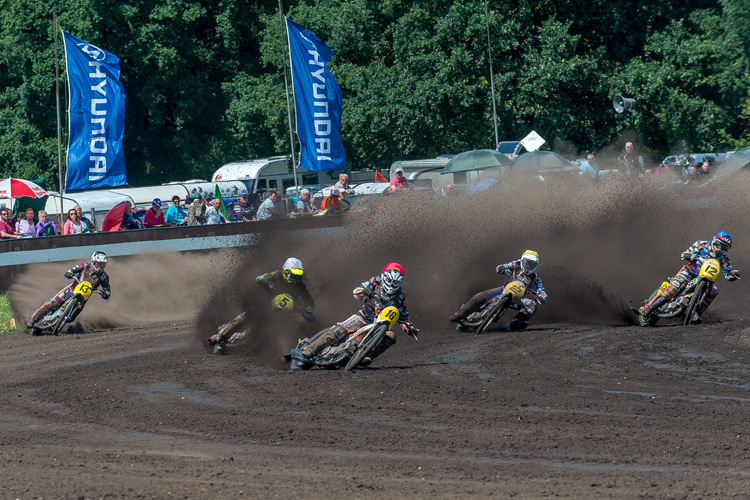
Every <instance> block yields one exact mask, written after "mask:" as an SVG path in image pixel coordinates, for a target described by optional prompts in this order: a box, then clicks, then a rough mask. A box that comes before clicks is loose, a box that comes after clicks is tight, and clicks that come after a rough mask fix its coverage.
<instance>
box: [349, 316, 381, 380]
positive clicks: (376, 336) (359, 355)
mask: <svg viewBox="0 0 750 500" xmlns="http://www.w3.org/2000/svg"><path fill="white" fill-rule="evenodd" d="M387 331H388V325H379V326H376V327H375V331H374V332H372V335H370V338H369V339H367V340H366V341H365V342H364V343H363V344H362V345H361V346H360V347H359V349H357V352H355V353H354V355H353V356H352V357H351V359H349V362H348V363H347V364H346V366H345V367H344V370H345V371H348V372H350V371H352V370H354V369H355V368H356V367H357V365H359V363H360V362H361V361H362V360H363V359H364V358H365V357H366V356H367V355H368V354H370V352H372V350H373V349H375V347H376V346H377V345H378V344H380V341H381V340H383V337H385V334H386V332H387Z"/></svg>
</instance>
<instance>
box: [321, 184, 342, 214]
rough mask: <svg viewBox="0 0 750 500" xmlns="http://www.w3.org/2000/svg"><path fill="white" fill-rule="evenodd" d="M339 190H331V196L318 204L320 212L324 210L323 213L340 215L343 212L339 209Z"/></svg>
mask: <svg viewBox="0 0 750 500" xmlns="http://www.w3.org/2000/svg"><path fill="white" fill-rule="evenodd" d="M339 194H340V192H339V190H338V189H336V188H333V189H331V194H329V195H328V196H326V197H325V198H323V201H321V202H320V210H321V211H323V210H326V212H325V213H327V214H330V213H335V214H340V213H343V210H342V209H341V202H340V201H339Z"/></svg>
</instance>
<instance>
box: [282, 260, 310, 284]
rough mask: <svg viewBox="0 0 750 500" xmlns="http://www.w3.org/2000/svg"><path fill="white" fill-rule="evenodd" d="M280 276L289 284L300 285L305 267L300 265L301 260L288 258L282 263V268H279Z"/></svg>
mask: <svg viewBox="0 0 750 500" xmlns="http://www.w3.org/2000/svg"><path fill="white" fill-rule="evenodd" d="M281 275H282V276H283V277H284V279H285V280H287V281H288V282H289V283H301V282H302V279H303V278H304V277H305V266H303V265H302V261H301V260H299V259H297V258H295V257H289V258H288V259H286V261H284V266H283V267H282V268H281Z"/></svg>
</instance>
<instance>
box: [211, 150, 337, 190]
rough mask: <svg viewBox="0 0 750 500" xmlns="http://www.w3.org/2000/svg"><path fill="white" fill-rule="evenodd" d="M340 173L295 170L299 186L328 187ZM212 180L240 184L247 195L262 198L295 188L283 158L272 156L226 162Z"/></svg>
mask: <svg viewBox="0 0 750 500" xmlns="http://www.w3.org/2000/svg"><path fill="white" fill-rule="evenodd" d="M341 172H342V171H338V170H333V171H329V172H313V171H311V170H307V169H306V168H298V169H297V180H298V181H299V184H300V185H305V184H323V185H327V184H331V183H334V182H336V181H337V180H338V177H339V173H341ZM211 180H212V181H215V182H216V181H229V180H232V181H242V182H243V183H244V184H245V185H246V186H247V188H248V192H249V193H254V194H257V195H259V197H261V198H262V197H263V195H264V194H265V193H267V192H268V191H271V190H274V191H276V192H277V193H280V194H281V195H282V196H283V194H284V193H285V192H286V189H287V188H289V187H293V186H295V182H294V172H293V171H292V169H291V167H290V166H289V165H288V163H287V159H286V156H272V157H270V158H260V159H257V160H247V161H237V162H234V163H227V164H226V165H224V166H222V167H221V168H219V169H218V170H217V171H216V172H214V175H213V176H212V177H211Z"/></svg>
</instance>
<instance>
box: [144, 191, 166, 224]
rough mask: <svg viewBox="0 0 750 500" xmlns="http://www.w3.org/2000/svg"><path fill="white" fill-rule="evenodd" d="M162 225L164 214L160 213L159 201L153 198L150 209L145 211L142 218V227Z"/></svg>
mask: <svg viewBox="0 0 750 500" xmlns="http://www.w3.org/2000/svg"><path fill="white" fill-rule="evenodd" d="M161 224H164V212H162V211H161V200H160V199H159V198H154V201H152V202H151V208H149V209H148V210H146V215H144V216H143V227H153V226H159V225H161Z"/></svg>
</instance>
